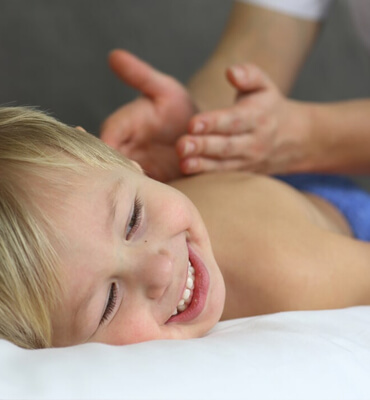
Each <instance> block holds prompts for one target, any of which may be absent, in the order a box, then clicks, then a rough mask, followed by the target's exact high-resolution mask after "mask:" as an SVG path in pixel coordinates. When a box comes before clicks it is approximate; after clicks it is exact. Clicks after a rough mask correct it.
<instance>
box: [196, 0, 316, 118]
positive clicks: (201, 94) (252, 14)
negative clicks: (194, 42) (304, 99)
mask: <svg viewBox="0 0 370 400" xmlns="http://www.w3.org/2000/svg"><path fill="white" fill-rule="evenodd" d="M317 31H318V24H317V23H316V22H313V21H306V20H303V19H299V18H293V17H291V16H288V15H285V14H282V13H278V12H275V11H271V10H268V9H266V8H262V7H257V6H253V5H250V4H243V3H238V2H235V4H234V6H233V9H232V12H231V15H230V18H229V21H228V24H227V26H226V28H225V31H224V33H223V36H222V38H221V40H220V42H219V44H218V46H217V48H216V50H215V51H214V53H213V54H212V55H211V57H210V58H209V60H208V61H207V62H206V64H205V65H204V66H203V67H202V68H201V69H200V70H199V71H198V72H197V73H196V74H195V75H194V76H193V78H192V79H191V80H190V82H189V85H188V87H189V90H190V92H191V94H192V96H193V98H194V99H195V101H196V103H197V104H198V106H199V108H200V109H201V110H207V109H214V108H221V107H226V106H229V105H230V104H232V102H233V101H234V97H235V91H234V90H233V89H232V87H231V86H230V85H229V83H228V82H227V80H226V79H225V69H226V68H227V67H229V66H230V65H232V64H238V63H245V62H250V63H255V64H257V65H258V66H260V67H261V68H262V69H263V70H264V71H265V72H267V73H268V74H269V75H270V77H271V78H272V79H273V80H274V81H275V83H276V84H277V85H278V87H279V88H280V89H281V90H282V91H283V93H288V92H289V90H290V88H291V86H292V84H293V83H294V80H295V77H296V75H297V73H298V71H299V69H300V67H301V65H302V63H303V61H304V59H305V57H306V55H307V53H308V51H309V49H310V48H311V45H312V43H313V41H314V39H315V36H316V33H317Z"/></svg>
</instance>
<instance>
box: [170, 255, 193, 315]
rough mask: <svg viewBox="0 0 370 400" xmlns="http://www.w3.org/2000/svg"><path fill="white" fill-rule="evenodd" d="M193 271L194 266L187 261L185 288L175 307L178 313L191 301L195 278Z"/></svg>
mask: <svg viewBox="0 0 370 400" xmlns="http://www.w3.org/2000/svg"><path fill="white" fill-rule="evenodd" d="M194 273H195V270H194V267H193V266H192V265H191V264H190V261H189V267H188V278H187V280H186V288H185V290H184V293H183V295H182V298H181V300H180V301H179V304H178V305H177V308H176V310H177V312H178V313H180V312H182V311H185V310H186V309H187V308H188V305H189V304H190V303H191V299H192V297H193V289H194V280H195V277H194ZM172 315H175V314H172Z"/></svg>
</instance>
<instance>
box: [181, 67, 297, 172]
mask: <svg viewBox="0 0 370 400" xmlns="http://www.w3.org/2000/svg"><path fill="white" fill-rule="evenodd" d="M226 74H227V78H228V80H229V82H230V83H231V84H232V85H233V86H234V87H235V88H236V89H237V90H238V95H237V98H236V101H235V104H234V105H233V106H232V107H229V108H225V109H221V110H215V111H209V112H204V113H200V114H197V115H195V116H194V117H193V118H192V119H191V121H190V123H189V134H188V135H185V136H183V137H181V138H180V139H179V140H178V143H177V152H178V154H179V157H180V158H181V162H180V167H181V170H182V172H183V173H185V174H192V173H198V172H205V171H216V170H249V171H258V172H263V173H269V174H270V173H281V172H289V171H291V170H293V169H294V168H296V166H297V163H298V161H299V158H300V157H301V149H302V142H303V140H304V135H303V133H302V132H303V131H302V129H301V128H302V127H301V125H302V124H301V121H300V119H299V115H300V112H301V110H300V107H299V103H298V102H293V101H289V100H287V99H286V98H285V97H284V96H283V95H282V94H281V93H280V91H279V90H278V89H277V87H276V85H275V84H274V83H273V82H272V81H271V80H270V79H269V77H268V76H266V75H265V74H264V73H263V72H262V71H261V70H260V69H259V68H258V67H256V66H255V65H251V64H246V65H238V66H234V67H231V68H229V69H228V70H227V72H226ZM302 121H303V120H302Z"/></svg>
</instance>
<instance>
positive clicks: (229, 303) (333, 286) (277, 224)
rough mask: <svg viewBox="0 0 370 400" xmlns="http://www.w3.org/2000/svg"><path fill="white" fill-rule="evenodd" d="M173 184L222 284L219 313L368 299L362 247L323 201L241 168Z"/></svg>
mask: <svg viewBox="0 0 370 400" xmlns="http://www.w3.org/2000/svg"><path fill="white" fill-rule="evenodd" d="M173 185H174V186H175V187H176V188H178V189H179V190H181V191H182V192H184V193H185V194H186V195H187V196H189V197H190V199H191V200H192V201H193V202H194V203H195V205H196V206H197V208H198V210H199V211H200V213H201V215H202V217H203V219H204V221H205V224H206V226H207V228H208V232H209V234H210V238H211V242H212V246H213V250H214V253H215V257H216V260H217V262H218V264H219V266H220V269H221V271H222V273H223V277H224V279H225V284H226V304H225V309H224V312H223V316H222V318H223V319H229V318H237V317H245V316H250V315H256V314H264V313H271V312H277V311H285V310H297V309H300V310H301V309H323V308H338V307H348V306H352V305H358V304H370V267H369V265H370V246H369V244H368V243H366V242H362V241H358V240H356V239H354V238H353V237H352V233H351V229H350V227H349V225H348V222H347V221H346V219H345V218H344V217H343V215H342V214H341V213H340V212H339V211H338V210H337V209H336V208H335V207H334V206H333V205H332V204H330V203H329V202H327V201H325V200H323V199H321V198H319V197H317V196H315V195H312V194H304V193H301V192H298V191H297V190H295V189H294V188H292V187H291V186H288V185H287V184H285V183H284V182H281V181H279V180H277V179H274V178H270V177H266V176H261V175H255V174H249V173H245V172H242V173H238V172H234V173H223V174H217V173H216V174H204V175H199V176H196V177H193V178H188V179H182V180H179V181H177V182H174V183H173Z"/></svg>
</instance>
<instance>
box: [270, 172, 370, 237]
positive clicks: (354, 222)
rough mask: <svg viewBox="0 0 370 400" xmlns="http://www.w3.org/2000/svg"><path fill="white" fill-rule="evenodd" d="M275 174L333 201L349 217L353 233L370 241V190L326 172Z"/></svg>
mask: <svg viewBox="0 0 370 400" xmlns="http://www.w3.org/2000/svg"><path fill="white" fill-rule="evenodd" d="M276 178H278V179H280V180H282V181H284V182H286V183H288V184H290V185H292V186H293V187H295V188H297V189H299V190H302V191H306V192H309V193H313V194H315V195H317V196H320V197H322V198H323V199H325V200H327V201H329V202H330V203H332V204H333V205H334V206H335V207H337V208H338V209H339V211H341V213H342V214H343V215H344V217H345V218H346V219H347V221H348V223H349V225H350V226H351V228H352V232H353V234H354V236H355V237H356V238H357V239H360V240H364V241H370V193H368V192H366V191H365V190H364V189H362V188H360V187H359V186H358V185H357V184H356V183H355V182H354V181H352V180H351V179H350V178H348V177H345V176H340V175H323V174H294V175H279V176H276Z"/></svg>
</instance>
